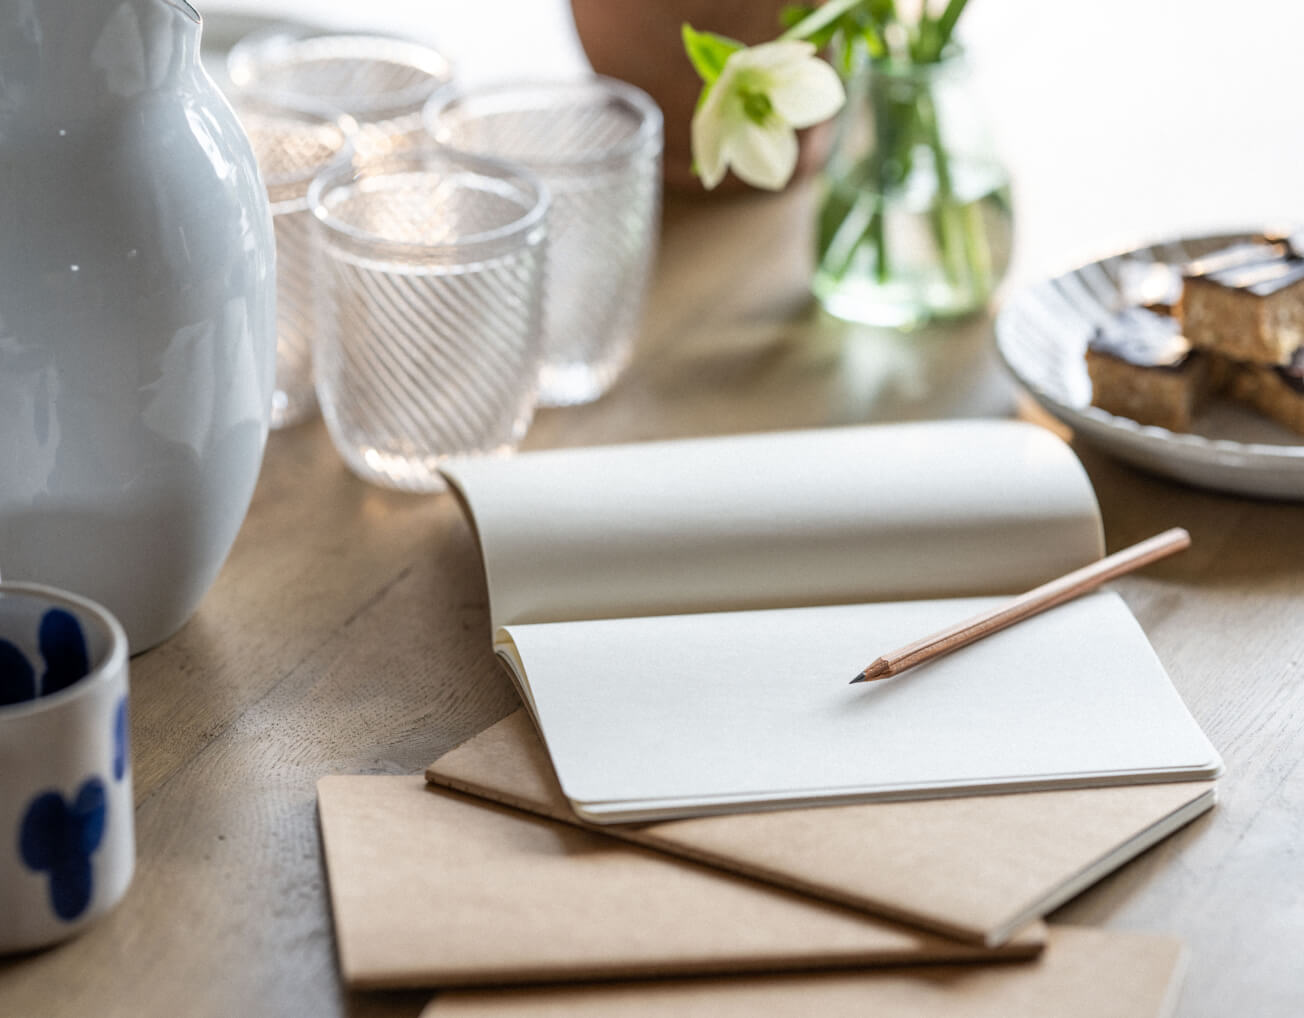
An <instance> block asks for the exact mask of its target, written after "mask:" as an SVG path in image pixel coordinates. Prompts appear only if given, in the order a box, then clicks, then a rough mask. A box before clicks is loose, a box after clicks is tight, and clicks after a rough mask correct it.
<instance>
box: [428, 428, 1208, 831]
mask: <svg viewBox="0 0 1304 1018" xmlns="http://www.w3.org/2000/svg"><path fill="white" fill-rule="evenodd" d="M444 473H445V475H446V476H447V478H448V480H449V482H450V484H451V485H452V486H453V488H454V490H455V491H457V492H458V493H459V497H460V498H461V500H462V502H463V503H464V505H465V507H466V512H467V514H468V517H469V518H470V520H471V521H472V523H473V525H474V527H475V529H476V532H477V534H478V536H479V540H480V545H481V550H482V554H483V557H484V563H485V572H486V578H487V583H488V589H489V599H490V615H491V621H492V624H493V627H494V647H495V650H496V651H497V653H498V654H499V655H500V656H501V657H502V659H503V660H504V661H505V662H506V664H507V665H508V667H509V669H510V671H511V673H512V675H513V677H514V678H515V681H516V684H517V686H518V688H519V690H520V692H521V695H522V698H523V700H524V702H525V704H526V706H527V708H528V709H529V710H530V711H531V713H532V714H533V716H534V718H535V721H536V723H537V725H538V728H539V731H540V732H541V734H542V736H543V739H544V742H545V743H546V745H547V748H548V753H549V755H550V757H551V759H552V762H553V766H554V767H555V769H556V772H557V776H558V778H559V780H560V783H561V786H562V789H563V790H564V792H565V794H566V797H567V799H568V800H569V801H570V803H571V805H572V807H573V808H574V810H575V811H576V812H577V813H578V814H580V815H581V816H583V817H585V818H586V819H589V820H593V821H595V822H602V823H611V822H623V821H637V820H649V819H658V818H667V817H676V816H689V815H695V814H706V813H720V812H732V811H742V810H756V809H766V808H775V807H781V806H789V807H790V806H798V805H802V804H812V803H835V802H853V801H864V800H873V799H887V798H903V797H921V796H934V795H949V794H973V793H981V792H985V791H993V790H1001V791H1015V790H1032V789H1043V788H1056V787H1067V786H1081V785H1100V784H1111V783H1112V784H1117V783H1130V782H1144V781H1168V780H1174V779H1194V778H1206V777H1210V776H1213V775H1214V774H1216V773H1217V771H1218V770H1219V768H1220V763H1219V759H1218V754H1217V753H1216V751H1215V750H1214V749H1213V747H1212V746H1211V745H1210V744H1209V742H1208V740H1207V739H1206V738H1205V737H1204V735H1203V733H1202V732H1201V731H1200V729H1199V727H1198V726H1197V725H1196V724H1195V722H1194V721H1193V720H1192V718H1191V716H1190V714H1189V713H1188V712H1187V710H1186V708H1185V706H1184V705H1183V704H1182V702H1181V699H1180V698H1179V697H1178V695H1177V693H1176V691H1175V690H1174V689H1173V686H1172V684H1171V682H1170V681H1169V679H1168V676H1167V674H1166V673H1165V672H1164V669H1163V667H1162V665H1161V664H1160V663H1159V661H1158V659H1157V658H1156V656H1155V654H1154V651H1153V650H1152V649H1151V647H1150V645H1149V642H1148V641H1147V640H1146V638H1145V635H1144V634H1143V633H1142V632H1141V629H1140V627H1139V626H1138V624H1137V622H1136V620H1135V619H1134V618H1133V617H1132V615H1131V613H1130V612H1129V611H1128V610H1127V608H1126V606H1125V605H1124V604H1123V602H1122V601H1121V600H1120V599H1119V598H1118V597H1117V596H1115V595H1113V594H1110V593H1098V594H1093V595H1089V596H1087V597H1084V598H1080V599H1078V600H1076V601H1073V602H1071V603H1069V604H1066V605H1063V606H1061V607H1059V608H1055V609H1053V610H1051V611H1049V612H1046V613H1045V614H1042V615H1039V616H1037V617H1036V618H1033V619H1031V620H1029V621H1027V622H1024V623H1021V624H1019V625H1017V626H1014V627H1012V628H1010V629H1007V630H1005V631H1004V632H1001V633H998V634H997V635H995V636H992V637H990V638H988V639H986V640H982V641H980V642H979V643H976V644H973V645H972V646H970V647H967V648H965V649H963V650H962V651H958V652H956V653H954V654H951V655H949V656H947V657H943V658H941V659H939V660H936V661H933V662H930V663H929V664H927V665H925V666H921V667H919V668H916V669H914V670H913V671H911V672H909V673H907V674H905V675H902V676H898V677H896V678H894V679H890V680H886V681H881V682H875V683H867V684H862V685H858V686H848V684H847V683H848V680H849V679H850V678H851V676H852V675H854V674H856V673H857V672H859V670H860V669H861V668H863V667H864V666H865V665H866V664H867V663H868V662H869V661H870V660H871V659H872V658H873V657H875V656H876V655H877V654H879V653H881V652H883V651H885V650H888V649H891V648H893V647H896V646H899V645H901V644H904V643H907V642H909V641H911V640H913V639H915V638H917V637H919V636H922V635H924V634H927V633H930V632H933V631H935V630H937V629H940V628H942V627H943V626H946V625H949V624H951V623H954V622H956V621H959V620H960V619H963V618H967V617H969V616H971V615H973V614H975V613H977V612H978V611H980V610H982V609H983V608H986V607H988V606H990V605H992V604H994V603H997V602H996V601H995V600H994V599H993V598H992V597H976V596H974V595H978V594H986V595H995V594H1002V595H1008V594H1012V593H1017V592H1019V591H1021V590H1024V589H1027V588H1029V587H1032V586H1035V585H1036V584H1038V583H1041V582H1043V581H1045V580H1047V579H1050V578H1052V577H1054V576H1058V575H1061V574H1062V573H1064V572H1066V571H1068V570H1069V569H1072V568H1074V567H1077V566H1080V565H1082V564H1084V563H1086V562H1088V561H1091V560H1094V559H1095V558H1098V557H1099V556H1100V554H1101V553H1102V550H1103V549H1102V540H1101V526H1100V518H1099V511H1098V507H1097V505H1096V501H1095V497H1094V494H1093V492H1092V490H1091V487H1090V484H1089V483H1088V480H1087V478H1086V475H1085V473H1084V472H1083V470H1082V467H1081V465H1080V464H1079V463H1078V461H1077V460H1076V458H1075V457H1074V456H1073V454H1072V452H1071V451H1070V450H1069V449H1068V447H1067V446H1066V445H1064V444H1063V443H1062V442H1061V441H1060V440H1059V439H1057V438H1055V437H1054V436H1052V435H1051V434H1049V433H1048V432H1046V431H1043V430H1041V429H1039V428H1035V427H1033V426H1031V425H1027V424H1020V423H1016V422H1010V421H967V422H941V423H929V424H911V425H892V426H876V427H861V428H840V429H827V430H813V431H805V432H787V433H777V434H769V435H748V436H738V437H730V438H720V439H696V440H690V441H676V442H659V443H646V444H642V445H630V446H611V447H605V448H590V449H575V450H554V451H546V452H539V453H528V454H523V455H520V456H517V457H515V458H511V459H501V460H494V459H480V460H469V461H462V462H458V463H454V464H451V465H449V466H447V467H446V468H445V470H444Z"/></svg>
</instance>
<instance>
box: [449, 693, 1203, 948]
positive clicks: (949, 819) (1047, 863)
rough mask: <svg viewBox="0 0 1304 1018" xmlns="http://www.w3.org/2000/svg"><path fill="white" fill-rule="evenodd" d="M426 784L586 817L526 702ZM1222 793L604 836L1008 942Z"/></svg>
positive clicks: (1076, 794) (782, 815) (674, 825)
mask: <svg viewBox="0 0 1304 1018" xmlns="http://www.w3.org/2000/svg"><path fill="white" fill-rule="evenodd" d="M426 778H427V780H429V781H431V782H433V783H435V784H439V785H442V786H445V787H449V788H454V789H458V790H460V791H463V792H466V793H468V794H471V795H476V796H479V797H481V798H484V799H488V800H491V801H495V802H501V803H504V804H506V805H508V806H512V807H513V808H516V809H523V810H527V811H529V812H531V813H536V814H538V815H540V816H546V817H550V818H552V819H556V820H563V821H566V822H569V823H572V824H583V823H584V822H583V821H581V820H579V819H578V818H577V817H576V816H575V814H574V813H572V812H571V810H570V808H569V806H568V805H567V802H566V798H565V796H563V795H562V792H561V789H560V788H559V787H558V785H557V779H556V777H555V775H554V774H553V772H552V768H551V767H550V766H549V764H548V758H547V754H546V753H545V752H544V749H543V744H542V743H541V742H540V741H539V737H538V735H537V734H536V733H535V731H534V726H533V725H532V724H531V722H530V719H529V718H528V717H527V716H526V714H525V712H524V711H517V712H516V713H515V714H511V715H509V716H508V717H506V718H504V719H503V720H502V721H500V722H498V723H497V724H496V725H493V726H491V727H490V728H488V729H486V730H485V731H483V732H481V733H480V734H479V735H477V736H475V737H474V738H472V739H470V740H468V741H467V742H465V743H463V744H462V745H461V746H459V747H457V748H456V749H454V750H451V751H450V752H448V753H446V754H444V756H442V757H440V758H439V759H438V760H436V761H435V762H434V763H433V764H431V765H430V767H429V768H428V769H427V770H426ZM1213 803H1214V785H1213V784H1212V783H1211V782H1181V783H1177V784H1154V785H1121V786H1117V787H1110V788H1076V789H1065V790H1061V791H1053V792H1020V793H1013V794H1008V795H986V796H973V797H966V798H961V799H926V800H918V801H911V802H883V803H862V804H857V805H849V806H830V807H822V808H808V809H794V810H778V811H772V812H765V813H751V814H745V815H738V814H735V815H726V816H714V817H693V818H689V819H684V820H662V821H658V822H655V823H647V824H618V825H605V826H602V827H600V828H594V829H597V830H601V831H602V832H603V833H604V834H608V835H611V836H613V837H616V838H621V839H624V840H626V841H629V842H633V843H635V844H640V845H646V846H648V847H649V848H655V849H658V850H660V851H662V852H667V853H670V854H674V855H679V856H684V857H687V858H690V859H698V860H701V861H702V862H706V863H708V864H710V865H713V866H718V867H720V868H722V869H725V870H730V871H733V872H737V873H742V874H746V875H748V876H751V877H755V878H757V879H760V880H765V881H769V882H771V883H774V884H777V885H780V886H783V887H790V888H792V889H794V890H797V891H801V892H804V893H806V894H810V895H813V896H816V897H819V898H822V899H824V900H828V901H836V902H841V903H844V904H847V905H851V906H852V907H855V908H859V909H863V910H866V911H869V912H873V913H875V914H878V915H882V916H887V917H892V918H896V919H900V920H902V921H904V922H908V923H912V924H914V925H916V926H922V927H925V928H927V929H932V930H936V931H938V932H939V933H942V934H944V935H946V936H951V937H957V938H960V939H964V940H969V941H976V942H979V943H986V944H999V943H1001V942H1003V941H1004V940H1006V939H1007V938H1009V937H1010V936H1011V935H1012V934H1013V933H1014V932H1015V931H1017V930H1018V929H1020V928H1021V927H1023V926H1024V925H1026V924H1027V923H1028V922H1030V921H1031V920H1033V919H1035V918H1037V917H1038V916H1043V915H1045V914H1047V913H1048V912H1049V911H1050V910H1051V909H1053V908H1055V907H1056V906H1057V905H1060V904H1062V903H1063V902H1065V901H1067V900H1068V899H1069V898H1071V897H1072V896H1073V895H1075V894H1077V893H1078V892H1079V891H1082V890H1083V889H1085V888H1086V887H1088V886H1090V885H1091V884H1092V883H1094V882H1095V881H1097V880H1099V879H1100V878H1101V877H1103V876H1105V874H1107V873H1109V872H1111V871H1112V870H1114V869H1116V868H1117V867H1119V866H1121V865H1123V863H1125V862H1127V861H1128V860H1129V859H1131V858H1133V857H1134V856H1136V855H1137V854H1139V853H1140V852H1142V851H1144V850H1145V849H1146V848H1149V847H1150V846H1151V845H1153V844H1155V843H1156V842H1158V841H1160V840H1161V839H1163V838H1165V837H1167V836H1168V835H1169V834H1171V833H1172V832H1173V831H1175V830H1177V828H1179V827H1181V826H1182V825H1183V824H1186V823H1188V822H1190V821H1191V820H1192V819H1194V818H1195V817H1197V816H1199V815H1200V814H1201V813H1203V812H1205V811H1206V810H1208V809H1209V808H1210V807H1211V806H1212V805H1213Z"/></svg>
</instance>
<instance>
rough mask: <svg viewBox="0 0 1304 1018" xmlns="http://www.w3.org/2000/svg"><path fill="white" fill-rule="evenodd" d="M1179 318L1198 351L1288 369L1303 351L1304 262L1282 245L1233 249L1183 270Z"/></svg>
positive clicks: (1256, 243)
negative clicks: (1294, 357)
mask: <svg viewBox="0 0 1304 1018" xmlns="http://www.w3.org/2000/svg"><path fill="white" fill-rule="evenodd" d="M1182 277H1183V286H1182V299H1181V301H1180V304H1179V312H1178V313H1179V317H1180V318H1181V322H1182V331H1183V332H1184V333H1185V334H1186V337H1187V338H1188V339H1189V340H1190V341H1191V343H1192V344H1193V345H1195V346H1196V347H1200V348H1203V349H1208V350H1215V351H1217V352H1218V353H1220V354H1222V355H1223V356H1225V357H1230V358H1232V359H1233V360H1237V361H1247V362H1250V363H1252V364H1261V365H1280V364H1286V363H1288V362H1289V361H1290V359H1291V357H1292V356H1294V354H1295V351H1296V350H1298V349H1299V348H1300V347H1301V346H1302V345H1304V258H1299V257H1297V256H1296V254H1295V252H1294V249H1293V248H1292V247H1291V245H1290V244H1288V243H1287V242H1286V241H1284V240H1278V241H1273V242H1269V241H1253V242H1247V243H1241V244H1234V245H1232V246H1231V247H1227V248H1224V249H1223V250H1221V251H1216V252H1214V253H1212V254H1210V255H1207V256H1205V257H1204V258H1199V259H1196V260H1195V261H1192V262H1189V263H1187V264H1186V265H1185V266H1183V269H1182Z"/></svg>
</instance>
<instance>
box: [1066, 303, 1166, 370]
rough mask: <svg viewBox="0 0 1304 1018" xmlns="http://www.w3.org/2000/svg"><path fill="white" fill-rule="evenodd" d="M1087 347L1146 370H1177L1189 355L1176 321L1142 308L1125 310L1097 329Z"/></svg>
mask: <svg viewBox="0 0 1304 1018" xmlns="http://www.w3.org/2000/svg"><path fill="white" fill-rule="evenodd" d="M1087 345H1088V346H1089V347H1090V348H1091V350H1092V351H1094V352H1095V353H1102V354H1108V355H1109V356H1111V357H1117V358H1118V359H1119V360H1122V361H1127V362H1128V363H1129V364H1135V365H1137V366H1139V367H1145V368H1151V367H1154V368H1179V367H1181V366H1182V364H1183V363H1184V362H1185V360H1186V358H1187V357H1188V356H1189V355H1190V353H1191V344H1190V341H1189V340H1187V338H1186V337H1185V336H1183V335H1182V331H1181V326H1180V325H1179V324H1178V322H1177V320H1176V319H1174V318H1170V317H1169V316H1167V315H1161V314H1156V313H1155V312H1153V311H1148V310H1146V309H1145V308H1124V309H1123V310H1122V311H1120V312H1118V314H1116V315H1114V317H1113V318H1111V319H1110V320H1109V321H1107V322H1105V323H1104V324H1103V325H1101V326H1100V327H1099V328H1098V329H1096V331H1095V333H1094V334H1093V335H1092V336H1091V338H1090V339H1089V340H1088V341H1087Z"/></svg>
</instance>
